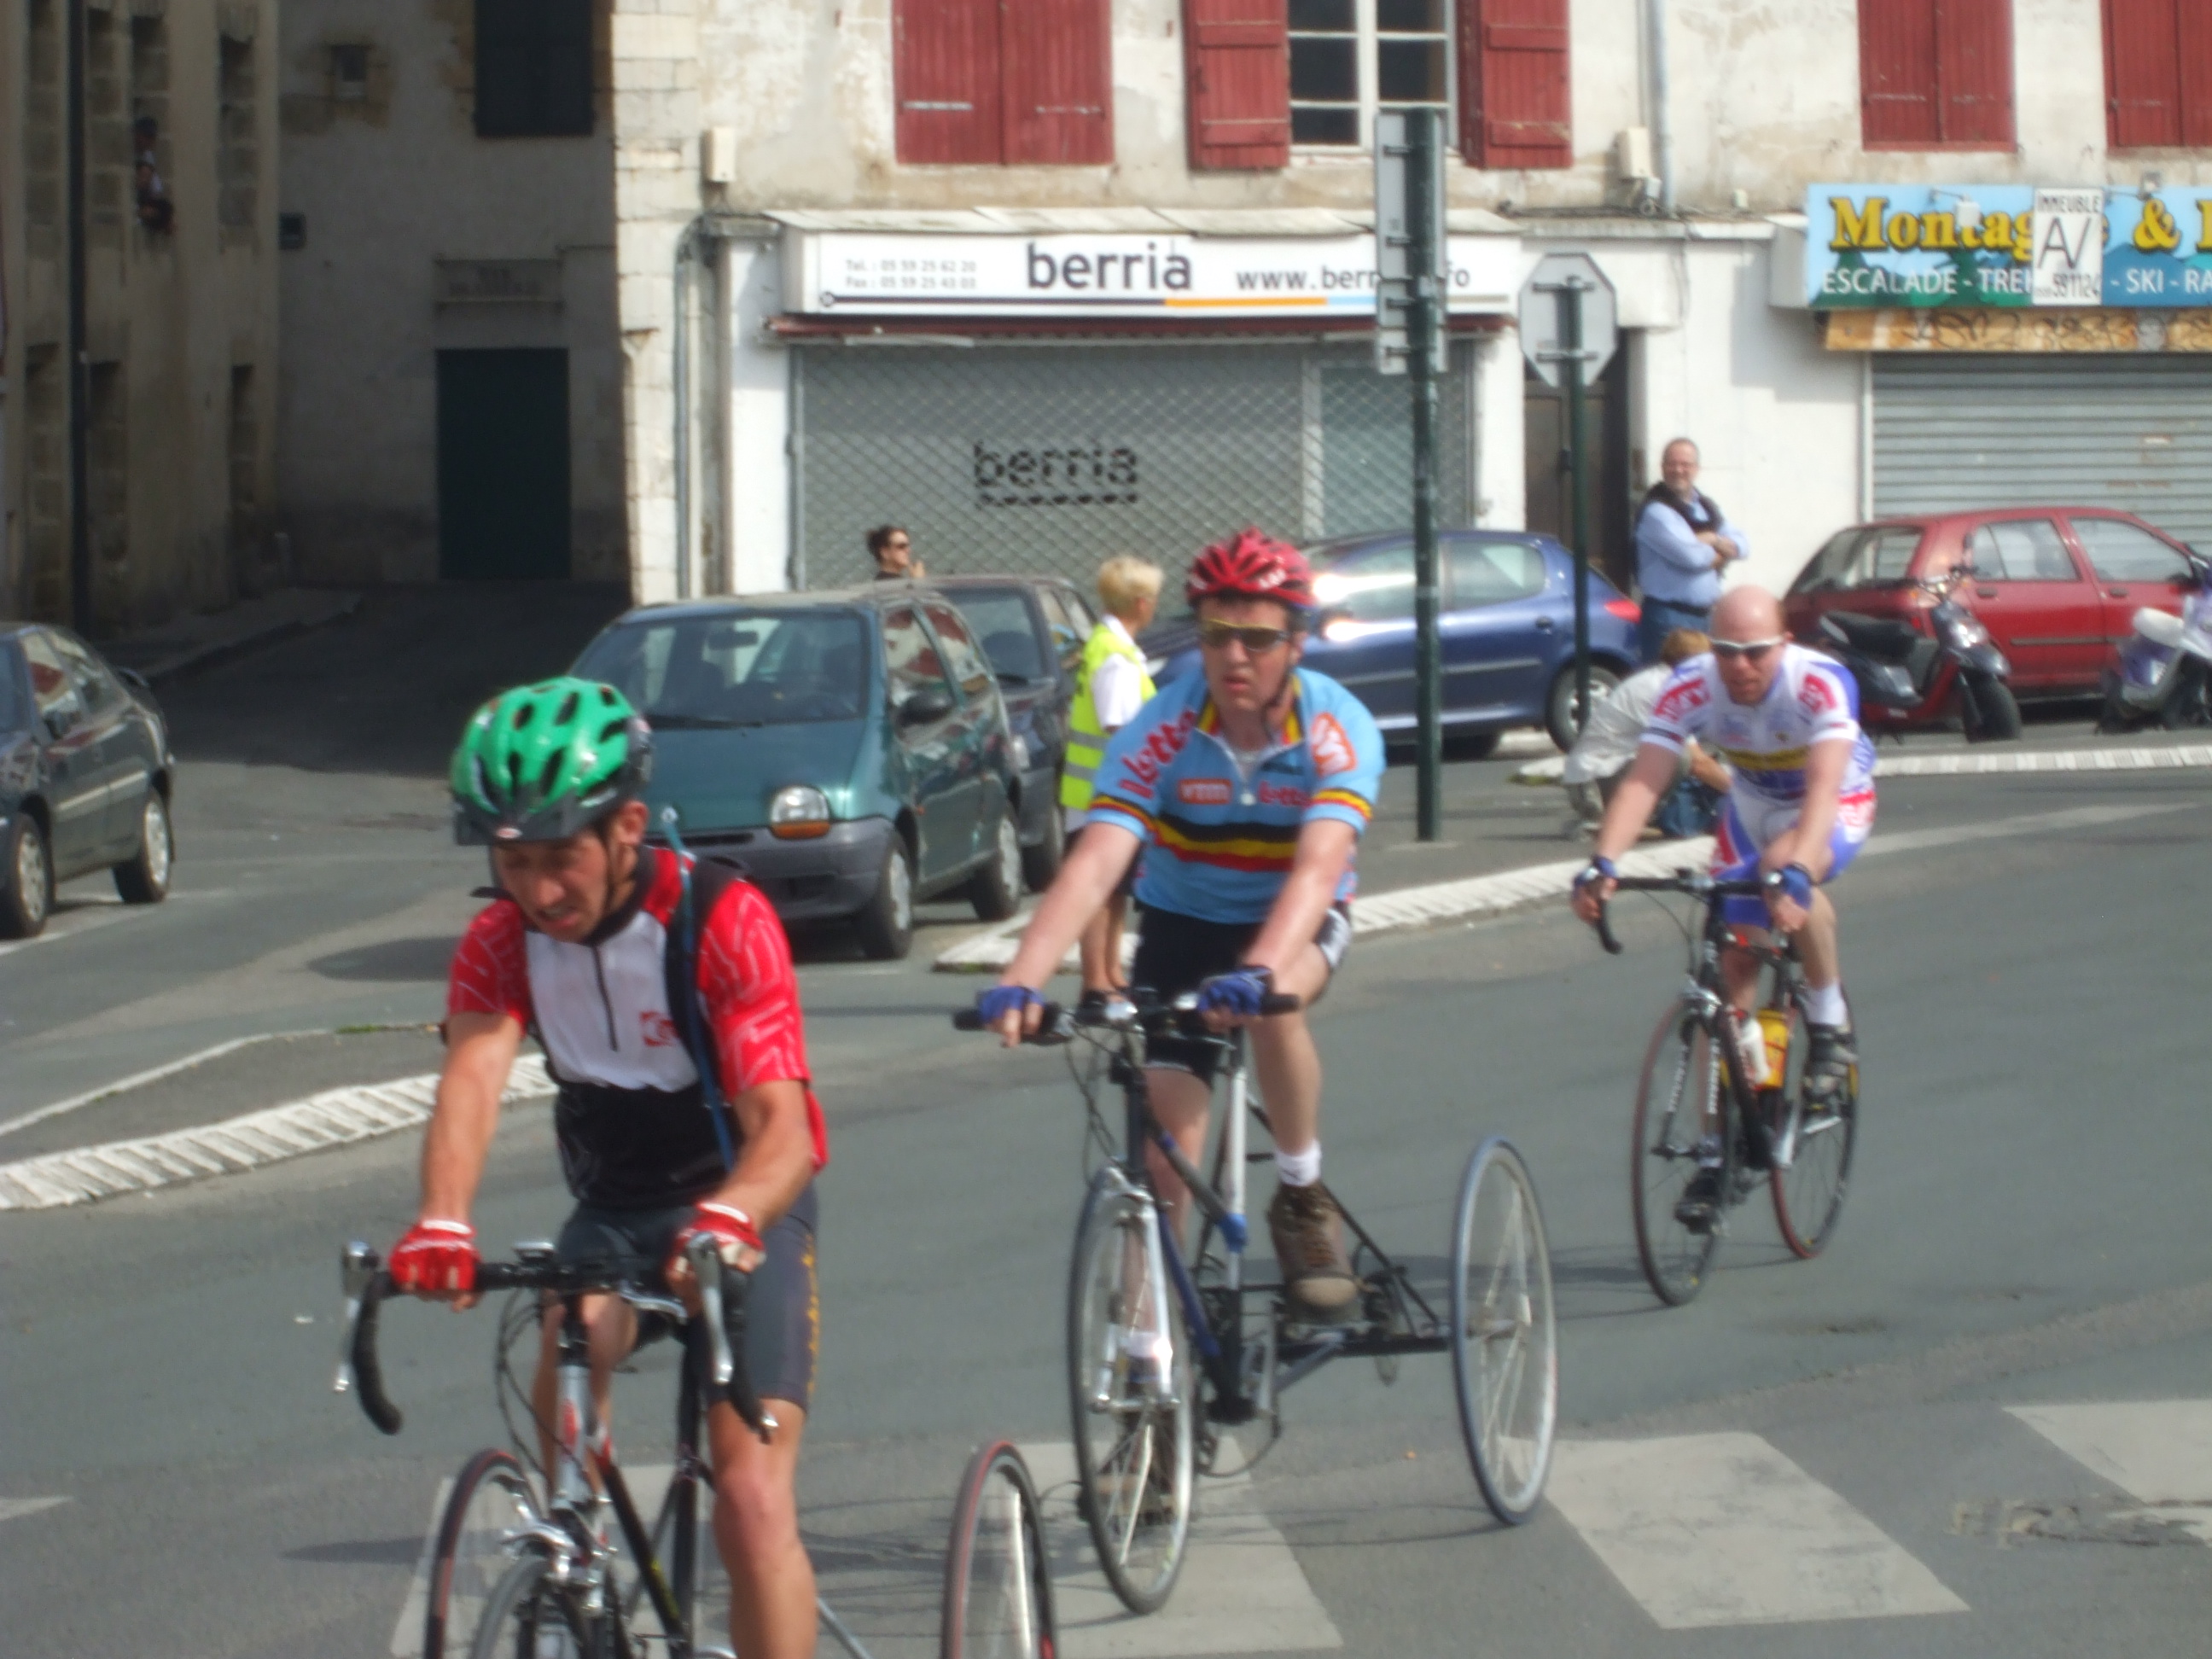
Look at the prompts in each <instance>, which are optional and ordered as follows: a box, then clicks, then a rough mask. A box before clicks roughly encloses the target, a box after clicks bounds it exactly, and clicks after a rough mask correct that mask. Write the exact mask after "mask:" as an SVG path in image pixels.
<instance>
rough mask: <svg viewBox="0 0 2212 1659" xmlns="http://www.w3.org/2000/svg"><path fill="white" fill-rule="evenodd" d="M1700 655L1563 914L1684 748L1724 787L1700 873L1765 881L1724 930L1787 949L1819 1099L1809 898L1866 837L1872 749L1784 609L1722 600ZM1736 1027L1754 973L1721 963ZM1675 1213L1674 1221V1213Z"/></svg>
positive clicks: (1830, 1082) (1836, 990) (1751, 967)
mask: <svg viewBox="0 0 2212 1659" xmlns="http://www.w3.org/2000/svg"><path fill="white" fill-rule="evenodd" d="M1712 642H1713V648H1712V651H1711V653H1710V654H1708V655H1705V656H1701V657H1692V658H1691V659H1689V660H1688V661H1687V662H1685V663H1684V664H1682V665H1681V666H1680V667H1679V668H1677V669H1676V670H1675V671H1674V678H1673V679H1671V680H1669V681H1668V684H1667V689H1666V690H1663V691H1662V692H1661V693H1660V694H1659V701H1658V702H1657V703H1656V704H1655V705H1654V706H1653V708H1652V711H1651V719H1650V722H1649V723H1648V724H1647V725H1646V726H1645V727H1644V740H1643V742H1642V744H1639V745H1638V749H1637V753H1636V758H1635V760H1634V761H1632V763H1630V765H1629V768H1628V770H1627V772H1626V775H1623V776H1622V778H1621V780H1620V784H1619V785H1618V786H1617V787H1615V788H1614V790H1613V800H1612V803H1611V804H1610V805H1608V806H1607V809H1606V814H1605V823H1603V825H1602V826H1601V828H1600V829H1599V830H1598V835H1597V848H1596V851H1595V854H1593V855H1592V856H1591V859H1590V861H1589V866H1588V867H1587V868H1586V869H1584V870H1583V872H1582V873H1581V874H1580V875H1578V876H1577V877H1576V878H1575V891H1574V908H1575V914H1576V915H1578V916H1580V917H1581V918H1582V919H1583V921H1589V922H1594V921H1596V920H1597V918H1598V912H1599V907H1600V906H1601V905H1602V904H1603V903H1604V902H1605V901H1607V899H1609V898H1611V897H1612V896H1613V878H1614V877H1615V876H1616V875H1617V874H1618V873H1619V872H1617V871H1616V870H1615V868H1614V866H1613V860H1615V859H1617V858H1619V857H1620V855H1621V854H1623V853H1625V852H1626V851H1627V850H1628V849H1629V848H1631V847H1632V846H1633V845H1635V843H1636V841H1637V838H1638V836H1641V835H1642V834H1643V833H1644V823H1646V822H1647V821H1648V820H1649V819H1650V817H1651V812H1652V809H1653V808H1654V807H1656V805H1658V804H1659V799H1660V797H1661V796H1662V795H1663V794H1664V793H1666V792H1667V790H1668V787H1671V786H1672V784H1673V783H1674V772H1675V768H1676V766H1677V765H1678V764H1679V763H1680V758H1681V756H1682V752H1683V750H1684V747H1685V745H1686V744H1688V743H1690V742H1691V741H1692V739H1695V740H1697V741H1699V742H1700V743H1702V744H1704V745H1705V747H1706V748H1707V749H1709V750H1712V751H1713V752H1714V753H1716V754H1717V755H1718V756H1719V757H1721V758H1722V759H1723V760H1725V761H1726V762H1727V763H1729V767H1730V768H1731V769H1733V771H1734V773H1735V782H1734V783H1733V784H1732V785H1731V786H1730V787H1729V793H1728V802H1727V805H1725V806H1724V807H1723V809H1722V811H1721V820H1720V824H1719V826H1718V829H1717V831H1716V833H1715V835H1714V837H1713V861H1712V873H1713V874H1714V876H1715V877H1717V878H1719V879H1721V880H1723V881H1742V880H1745V879H1747V878H1749V877H1750V876H1751V875H1752V873H1753V872H1754V871H1757V872H1761V873H1762V875H1763V878H1764V882H1765V894H1764V896H1763V898H1748V897H1732V898H1727V899H1723V901H1722V904H1723V906H1724V907H1725V908H1724V914H1725V915H1726V916H1727V918H1728V920H1729V923H1730V924H1731V925H1733V926H1735V927H1743V928H1747V929H1750V930H1753V931H1754V932H1761V931H1763V930H1764V929H1765V927H1768V926H1770V925H1771V926H1772V927H1776V928H1778V929H1779V930H1780V931H1781V932H1783V933H1786V934H1789V935H1790V936H1791V937H1792V938H1793V939H1796V943H1797V953H1798V956H1799V958H1800V959H1801V960H1802V962H1803V963H1804V967H1805V983H1806V996H1805V1016H1806V1023H1807V1024H1808V1026H1809V1027H1810V1028H1811V1034H1812V1041H1811V1043H1810V1045H1809V1047H1808V1052H1807V1055H1806V1067H1805V1074H1806V1083H1807V1085H1808V1088H1809V1089H1810V1090H1811V1091H1813V1093H1814V1096H1815V1097H1818V1096H1820V1095H1821V1094H1823V1093H1826V1092H1832V1091H1834V1090H1835V1089H1836V1088H1837V1087H1838V1086H1839V1085H1841V1084H1842V1082H1843V1081H1844V1079H1845V1078H1846V1077H1847V1076H1848V1075H1849V1073H1850V1068H1851V1066H1853V1065H1855V1064H1856V1063H1857V1059H1858V1056H1857V1052H1856V1051H1855V1049H1854V1047H1853V1043H1852V1036H1851V1032H1850V1013H1849V1011H1848V1010H1847V1009H1846V1007H1845V1006H1844V985H1843V967H1842V963H1841V962H1840V960H1839V958H1838V956H1837V952H1836V911H1835V907H1834V906H1833V905H1832V904H1831V903H1830V902H1829V901H1828V896H1827V894H1826V893H1825V892H1822V891H1821V890H1820V884H1822V883H1824V882H1828V881H1832V880H1833V879H1834V878H1836V877H1837V876H1839V875H1841V874H1842V873H1843V872H1844V867H1845V866H1848V865H1849V864H1850V861H1851V860H1853V859H1854V858H1856V857H1857V856H1858V850H1859V848H1861V847H1863V846H1864V845H1865V844H1866V838H1867V836H1868V835H1869V833H1870V832H1871V831H1872V829H1874V811H1875V796H1874V744H1873V743H1872V742H1871V741H1870V740H1869V738H1868V737H1867V735H1866V734H1865V733H1864V732H1862V731H1861V730H1860V729H1859V723H1858V711H1859V697H1858V686H1857V683H1856V682H1855V681H1854V680H1853V679H1852V678H1851V677H1850V674H1848V673H1846V672H1845V671H1844V670H1843V669H1842V668H1841V667H1840V666H1839V665H1837V664H1836V663H1835V662H1833V661H1832V660H1831V659H1828V658H1826V657H1824V656H1821V655H1820V654H1819V653H1817V652H1813V651H1808V650H1807V649H1806V648H1805V647H1803V646H1802V645H1796V644H1793V643H1792V642H1791V641H1790V635H1789V634H1788V632H1787V631H1786V630H1785V629H1784V626H1783V621H1782V606H1781V604H1780V602H1779V601H1778V600H1777V599H1775V597H1774V595H1773V594H1771V593H1770V592H1767V591H1766V590H1765V588H1763V587H1753V586H1743V587H1738V588H1735V589H1732V590H1731V591H1730V592H1729V594H1728V595H1727V597H1726V598H1724V599H1722V600H1721V602H1720V603H1719V604H1718V605H1715V606H1714V607H1713V626H1712ZM1722 967H1723V973H1724V975H1725V976H1726V978H1727V980H1728V985H1729V996H1730V998H1731V999H1732V1000H1733V1001H1734V1002H1735V1006H1736V1009H1737V1011H1738V1012H1737V1018H1739V1019H1748V1018H1751V1015H1752V1010H1753V1006H1754V1004H1755V1003H1756V1001H1757V1000H1758V994H1759V969H1758V964H1757V962H1756V960H1755V959H1754V958H1753V957H1751V956H1750V955H1749V954H1747V953H1745V952H1731V953H1730V954H1729V957H1727V959H1726V960H1724V961H1723V964H1722ZM1711 1156H1712V1164H1711V1165H1710V1166H1708V1168H1707V1169H1705V1170H1700V1171H1699V1176H1698V1177H1697V1180H1696V1181H1694V1182H1692V1183H1691V1185H1690V1187H1689V1188H1687V1189H1686V1190H1685V1192H1684V1194H1683V1200H1682V1201H1683V1203H1684V1205H1692V1204H1704V1205H1706V1206H1711V1204H1712V1202H1713V1201H1714V1200H1716V1199H1717V1196H1718V1180H1719V1177H1718V1175H1717V1165H1718V1164H1719V1162H1720V1148H1719V1146H1717V1145H1716V1146H1713V1147H1712V1148H1711ZM1678 1213H1679V1212H1678Z"/></svg>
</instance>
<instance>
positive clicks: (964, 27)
mask: <svg viewBox="0 0 2212 1659" xmlns="http://www.w3.org/2000/svg"><path fill="white" fill-rule="evenodd" d="M892 28H893V30H894V31H895V33H896V48H895V52H896V56H895V60H894V64H893V70H892V76H893V87H894V95H895V96H896V98H897V100H898V121H897V129H898V157H899V160H900V161H909V162H931V161H983V162H994V161H1000V160H1001V159H1003V154H1004V152H1003V149H1002V135H1001V132H1000V122H999V0H896V9H895V10H894V13H893V17H892Z"/></svg>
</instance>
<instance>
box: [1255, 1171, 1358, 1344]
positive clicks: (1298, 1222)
mask: <svg viewBox="0 0 2212 1659" xmlns="http://www.w3.org/2000/svg"><path fill="white" fill-rule="evenodd" d="M1267 1231H1268V1232H1269V1233H1270V1234H1272V1235H1273V1237H1274V1241H1275V1260H1276V1261H1277V1262H1278V1263H1279V1264H1280V1266H1281V1267H1282V1270H1283V1284H1284V1286H1285V1289H1287V1290H1288V1291H1290V1294H1291V1299H1292V1300H1293V1301H1294V1302H1296V1303H1297V1305H1298V1306H1299V1307H1300V1308H1302V1309H1304V1310H1305V1311H1307V1312H1308V1313H1310V1314H1313V1315H1315V1316H1317V1317H1319V1318H1322V1319H1340V1318H1342V1317H1343V1316H1345V1315H1346V1313H1347V1312H1348V1311H1349V1310H1350V1309H1351V1307H1352V1304H1353V1302H1355V1301H1356V1300H1357V1299H1358V1296H1359V1281H1358V1279H1354V1278H1353V1277H1352V1262H1351V1261H1350V1259H1349V1258H1347V1257H1346V1255H1345V1253H1344V1222H1343V1219H1342V1218H1340V1216H1339V1215H1338V1214H1337V1212H1336V1200H1334V1199H1332V1198H1331V1197H1329V1195H1328V1193H1327V1192H1326V1191H1324V1190H1323V1189H1322V1188H1321V1187H1320V1186H1318V1185H1316V1186H1311V1187H1291V1186H1288V1185H1285V1186H1279V1187H1277V1188H1275V1196H1274V1198H1273V1200H1271V1201H1270V1202H1269V1203H1268V1205H1267Z"/></svg>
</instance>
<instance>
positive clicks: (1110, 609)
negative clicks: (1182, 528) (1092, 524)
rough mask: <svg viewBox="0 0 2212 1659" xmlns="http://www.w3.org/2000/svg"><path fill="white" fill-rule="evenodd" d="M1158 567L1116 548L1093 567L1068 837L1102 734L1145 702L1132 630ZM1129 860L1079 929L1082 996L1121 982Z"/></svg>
mask: <svg viewBox="0 0 2212 1659" xmlns="http://www.w3.org/2000/svg"><path fill="white" fill-rule="evenodd" d="M1160 581H1161V572H1160V568H1159V566H1158V565H1156V564H1149V563H1147V562H1146V561H1144V560H1143V559H1139V558H1137V557H1134V556H1132V555H1130V554H1127V553H1124V554H1121V555H1118V556H1115V557H1114V558H1110V559H1109V560H1107V561H1106V562H1105V563H1104V564H1102V565H1100V566H1099V567H1098V602H1099V604H1100V605H1102V606H1103V607H1104V609H1105V611H1106V620H1105V621H1103V622H1102V623H1099V624H1098V626H1097V628H1095V629H1091V637H1090V639H1089V640H1087V641H1085V642H1084V647H1083V671H1082V674H1081V676H1080V678H1079V679H1078V681H1077V684H1076V687H1075V702H1074V705H1073V707H1072V708H1069V710H1068V712H1067V762H1066V765H1065V766H1064V767H1063V768H1062V769H1061V771H1060V805H1061V806H1062V807H1063V808H1064V809H1065V810H1066V813H1067V833H1068V839H1069V840H1070V842H1073V840H1074V838H1075V836H1076V835H1077V833H1078V832H1079V830H1081V829H1082V828H1083V821H1084V819H1085V817H1088V816H1089V815H1090V814H1089V809H1090V805H1091V796H1092V795H1093V794H1094V793H1097V770H1098V763H1099V762H1100V761H1101V760H1103V759H1104V758H1105V755H1106V739H1107V738H1109V737H1111V736H1112V735H1113V734H1114V732H1116V731H1118V730H1119V729H1120V728H1121V727H1122V726H1127V724H1128V723H1129V722H1130V721H1131V720H1134V719H1135V718H1136V717H1137V711H1138V710H1139V709H1140V708H1143V707H1144V706H1145V705H1146V703H1147V702H1150V701H1151V700H1152V676H1151V675H1149V674H1147V673H1146V672H1145V653H1143V652H1141V651H1139V649H1138V648H1137V641H1136V635H1138V634H1139V633H1140V632H1141V631H1142V630H1143V629H1146V628H1147V627H1149V626H1150V625H1151V624H1152V613H1153V612H1154V611H1156V610H1158V607H1159V602H1160ZM1136 874H1137V871H1136V866H1135V865H1134V863H1132V864H1131V866H1130V867H1129V873H1128V874H1127V876H1125V877H1124V878H1122V881H1121V885H1120V886H1118V887H1116V888H1115V890H1114V896H1113V897H1112V898H1110V899H1109V900H1108V901H1107V902H1106V905H1105V908H1103V909H1102V910H1100V911H1099V912H1098V914H1097V915H1095V916H1093V917H1091V921H1090V923H1089V925H1088V926H1087V927H1085V928H1084V930H1083V942H1082V945H1081V947H1080V949H1081V951H1082V957H1083V1001H1084V1002H1085V1003H1093V1004H1095V1003H1098V1002H1103V1000H1105V999H1106V997H1107V996H1108V995H1109V994H1110V993H1112V992H1114V991H1115V990H1118V989H1120V988H1121V928H1122V925H1123V923H1125V922H1126V921H1127V920H1128V915H1129V890H1130V888H1131V887H1132V886H1133V885H1134V884H1135V880H1136Z"/></svg>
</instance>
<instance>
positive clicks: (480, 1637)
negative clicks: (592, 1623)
mask: <svg viewBox="0 0 2212 1659" xmlns="http://www.w3.org/2000/svg"><path fill="white" fill-rule="evenodd" d="M551 1568H552V1563H551V1562H550V1561H548V1560H547V1559H545V1558H544V1556H542V1555H536V1554H532V1555H526V1556H524V1557H523V1558H522V1559H520V1561H517V1562H514V1563H513V1565H510V1566H509V1567H508V1568H507V1571H506V1573H505V1574H504V1575H503V1576H502V1577H501V1579H500V1581H499V1583H496V1584H495V1585H493V1586H492V1591H491V1594H490V1595H489V1596H487V1597H486V1598H485V1599H484V1617H483V1623H482V1624H481V1625H479V1626H477V1633H476V1640H475V1642H474V1643H473V1644H471V1647H470V1649H469V1659H544V1656H550V1655H553V1654H558V1655H559V1656H560V1659H598V1656H599V1650H598V1648H596V1647H595V1646H594V1645H593V1644H592V1639H591V1633H590V1632H586V1630H585V1629H584V1628H583V1627H582V1626H580V1625H579V1624H577V1622H576V1620H575V1608H574V1603H573V1602H572V1601H570V1600H569V1598H568V1596H567V1595H565V1594H564V1593H563V1592H562V1591H561V1590H560V1589H557V1588H556V1587H555V1586H554V1585H552V1584H550V1583H547V1582H546V1580H545V1575H546V1574H547V1573H548V1572H549V1571H551ZM608 1651H609V1652H612V1651H614V1650H612V1649H610V1650H608Z"/></svg>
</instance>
